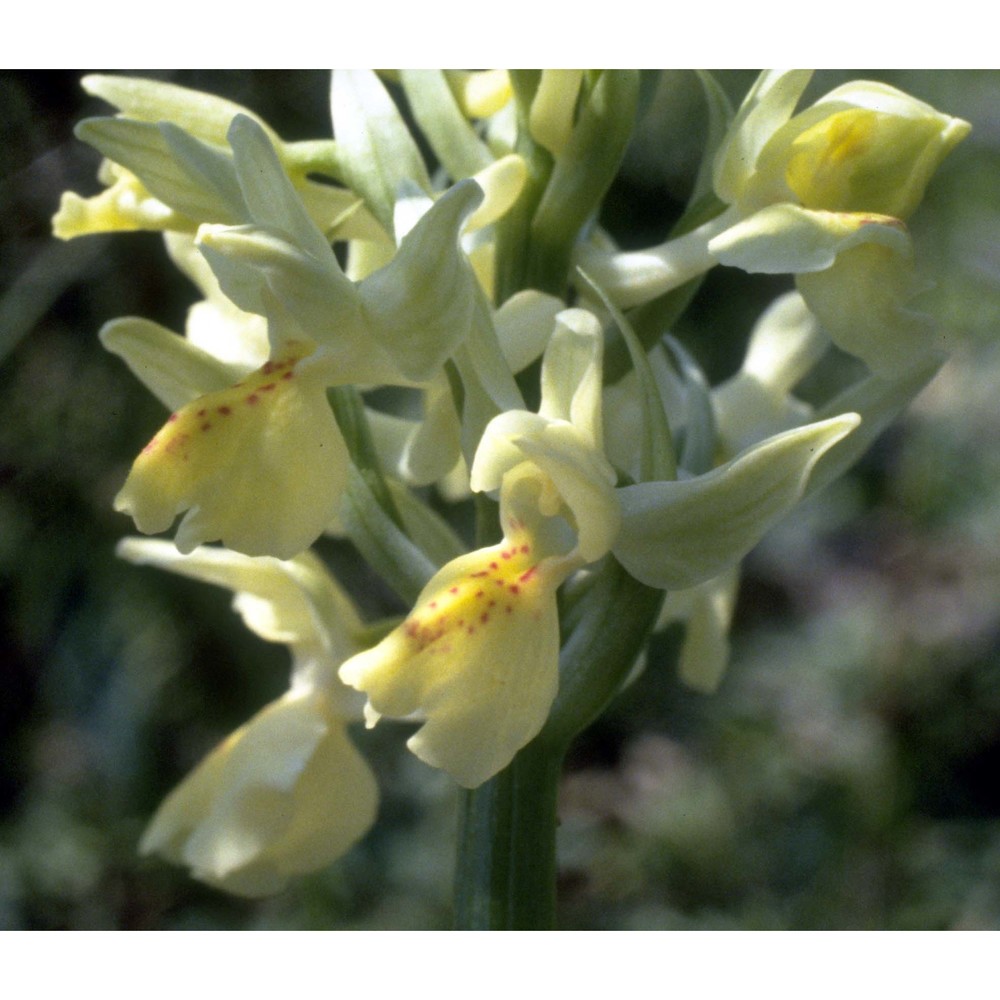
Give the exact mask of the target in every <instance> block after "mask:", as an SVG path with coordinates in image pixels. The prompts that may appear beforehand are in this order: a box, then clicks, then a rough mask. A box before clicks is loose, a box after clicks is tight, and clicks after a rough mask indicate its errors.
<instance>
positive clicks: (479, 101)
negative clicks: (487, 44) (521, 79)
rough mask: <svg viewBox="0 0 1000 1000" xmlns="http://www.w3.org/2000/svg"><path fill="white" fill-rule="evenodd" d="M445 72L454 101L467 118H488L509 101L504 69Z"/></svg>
mask: <svg viewBox="0 0 1000 1000" xmlns="http://www.w3.org/2000/svg"><path fill="white" fill-rule="evenodd" d="M445 72H446V73H447V76H448V84H449V86H450V87H451V88H452V92H453V93H454V94H455V99H456V100H457V101H458V103H459V105H460V107H461V108H462V111H464V112H465V114H466V115H468V117H469V118H489V117H490V115H494V114H496V113H497V112H498V111H499V110H500V109H501V108H502V107H503V106H504V105H505V104H506V103H507V102H508V101H509V100H510V99H511V95H512V93H513V92H512V90H511V86H510V77H509V76H508V75H507V70H505V69H486V70H478V71H475V72H468V71H463V70H446V71H445Z"/></svg>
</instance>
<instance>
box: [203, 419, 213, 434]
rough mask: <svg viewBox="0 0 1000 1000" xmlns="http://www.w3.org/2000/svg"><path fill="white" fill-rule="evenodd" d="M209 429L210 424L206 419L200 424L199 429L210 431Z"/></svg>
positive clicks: (210, 427)
mask: <svg viewBox="0 0 1000 1000" xmlns="http://www.w3.org/2000/svg"><path fill="white" fill-rule="evenodd" d="M211 429H212V425H211V424H210V423H209V422H208V421H207V420H206V421H205V423H203V424H202V425H201V430H203V431H210V430H211Z"/></svg>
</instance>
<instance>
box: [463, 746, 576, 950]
mask: <svg viewBox="0 0 1000 1000" xmlns="http://www.w3.org/2000/svg"><path fill="white" fill-rule="evenodd" d="M562 760H563V754H562V752H560V751H559V750H557V749H556V748H554V747H552V746H550V745H549V744H547V743H544V742H540V741H538V740H536V741H535V742H533V743H531V744H530V745H529V746H527V747H525V748H524V749H523V750H522V751H521V752H520V753H519V754H518V755H517V756H516V757H515V758H514V760H513V761H512V762H511V764H510V766H509V767H507V768H506V770H504V771H501V772H500V774H498V775H496V776H495V777H494V778H491V779H490V780H489V781H487V782H486V783H485V784H484V785H480V787H479V788H475V789H472V790H471V791H466V792H463V793H462V802H461V815H460V821H459V843H458V865H457V868H456V873H455V925H456V927H457V928H459V929H461V930H550V929H552V928H554V927H555V911H556V891H555V884H556V795H557V793H558V789H559V774H560V771H561V769H562Z"/></svg>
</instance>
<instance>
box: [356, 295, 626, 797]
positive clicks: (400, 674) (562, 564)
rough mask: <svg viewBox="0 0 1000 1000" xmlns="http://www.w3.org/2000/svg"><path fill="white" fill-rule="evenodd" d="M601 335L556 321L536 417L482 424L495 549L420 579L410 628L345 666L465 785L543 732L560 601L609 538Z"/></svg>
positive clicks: (610, 491)
mask: <svg viewBox="0 0 1000 1000" xmlns="http://www.w3.org/2000/svg"><path fill="white" fill-rule="evenodd" d="M601 347H602V342H601V331H600V326H599V325H598V323H597V320H596V319H595V318H594V317H593V316H592V315H591V314H589V313H587V312H584V311H582V310H567V311H565V312H563V313H561V314H560V315H559V317H558V318H557V322H556V329H555V332H554V333H553V335H552V339H551V341H550V343H549V346H548V348H547V349H546V352H545V357H544V359H543V368H542V402H541V406H540V408H539V412H538V413H528V412H526V411H516V410H514V411H508V412H507V413H504V414H501V415H500V416H498V417H496V418H495V419H494V420H493V421H492V422H491V423H490V424H489V425H488V427H487V428H486V432H485V434H484V435H483V439H482V442H481V444H480V446H479V449H478V450H477V452H476V456H475V460H474V462H473V465H472V470H471V483H472V489H473V490H474V491H476V492H487V493H493V492H495V491H497V490H499V499H500V523H501V527H502V529H503V539H502V540H501V541H500V542H499V543H497V544H496V545H491V546H487V547H486V548H482V549H479V550H477V551H475V552H472V553H469V554H467V555H464V556H460V557H459V558H457V559H454V560H453V561H451V562H450V563H448V564H447V565H446V566H444V567H443V568H442V569H441V570H440V571H439V572H438V573H437V574H435V575H434V576H433V578H432V579H431V580H430V581H429V582H428V584H427V585H426V587H425V588H424V590H423V592H422V593H421V594H420V595H419V597H418V599H417V601H416V604H415V606H414V608H413V610H412V611H411V613H410V614H409V615H408V616H407V618H406V620H405V621H404V622H403V623H402V624H401V625H400V626H399V627H398V628H397V629H396V630H395V631H394V632H392V633H391V634H390V635H389V636H387V637H386V638H385V639H383V640H382V642H381V643H379V644H378V645H377V646H375V647H374V648H373V649H370V650H367V651H366V652H363V653H359V654H357V655H356V656H354V657H352V658H351V659H350V660H348V661H347V662H346V663H345V664H344V665H343V666H342V667H341V670H340V676H341V678H342V679H343V680H344V681H345V682H346V683H348V684H350V685H351V686H353V687H356V688H357V689H358V690H360V691H363V692H364V693H365V694H367V696H368V704H367V707H366V715H367V718H368V720H369V725H374V724H375V723H376V722H377V721H378V720H379V718H381V717H382V716H391V717H393V718H400V719H407V718H414V719H416V720H418V721H420V722H421V727H420V729H418V731H417V732H416V733H415V734H414V735H413V736H412V737H411V738H410V740H409V742H408V746H409V747H410V749H411V750H413V752H414V753H415V754H416V755H417V756H418V757H420V758H421V759H422V760H424V761H426V762H427V763H429V764H431V765H432V766H435V767H439V768H442V769H443V770H445V771H447V772H448V773H449V774H450V775H451V776H452V777H453V778H454V779H455V780H456V781H457V782H458V783H459V784H461V785H464V786H465V787H468V788H472V787H475V786H477V785H479V784H481V783H482V782H484V781H486V780H487V779H488V778H489V777H491V776H492V775H494V774H496V773H497V772H498V771H500V770H501V769H502V768H504V767H505V766H506V765H507V764H508V763H509V762H510V760H511V758H512V757H513V756H514V754H515V753H516V752H517V751H518V750H519V749H520V748H521V747H522V746H524V745H525V744H526V743H527V742H528V741H529V740H531V738H532V737H533V736H535V734H536V733H537V732H538V731H539V730H540V729H541V727H542V725H543V724H544V722H545V719H546V717H547V715H548V711H549V708H550V707H551V705H552V701H553V699H554V698H555V695H556V691H557V687H558V659H559V621H558V613H557V609H556V591H557V589H558V587H559V585H560V584H561V583H562V582H563V581H564V580H565V579H566V578H567V577H568V576H569V575H570V574H572V573H573V572H574V571H575V570H577V569H579V568H580V567H582V566H584V565H586V564H587V563H590V562H593V561H595V560H597V559H599V558H601V556H603V555H604V554H605V553H606V552H607V551H608V549H609V547H610V545H611V542H612V540H613V539H614V537H615V535H616V534H617V530H618V504H617V501H616V498H615V493H614V488H613V487H614V481H615V476H614V472H613V470H612V469H611V466H610V465H609V464H608V463H607V460H606V459H605V458H604V456H603V452H602V448H601V435H602V431H601V410H600V407H601Z"/></svg>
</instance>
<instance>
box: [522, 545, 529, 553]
mask: <svg viewBox="0 0 1000 1000" xmlns="http://www.w3.org/2000/svg"><path fill="white" fill-rule="evenodd" d="M530 551H531V546H530V545H522V546H521V552H522V553H524V554H525V555H527V554H528V553H529V552H530Z"/></svg>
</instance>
